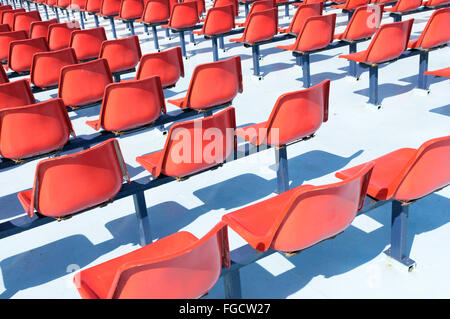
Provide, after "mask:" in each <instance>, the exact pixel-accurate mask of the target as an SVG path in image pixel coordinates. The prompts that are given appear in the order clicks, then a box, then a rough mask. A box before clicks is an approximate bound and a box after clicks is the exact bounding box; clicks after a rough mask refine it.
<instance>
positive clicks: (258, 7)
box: [244, 0, 274, 27]
mask: <svg viewBox="0 0 450 319" xmlns="http://www.w3.org/2000/svg"><path fill="white" fill-rule="evenodd" d="M273 7H274V6H273V1H271V0H259V1H255V2H253V4H252V6H251V7H250V11H249V12H248V15H247V17H246V18H245V22H244V27H246V26H247V25H248V23H249V21H250V16H251V15H252V14H253V13H256V12H259V11H266V10H269V9H272V8H273Z"/></svg>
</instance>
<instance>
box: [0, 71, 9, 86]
mask: <svg viewBox="0 0 450 319" xmlns="http://www.w3.org/2000/svg"><path fill="white" fill-rule="evenodd" d="M8 82H9V78H8V75H7V74H6V71H5V68H3V67H1V68H0V84H3V83H8Z"/></svg>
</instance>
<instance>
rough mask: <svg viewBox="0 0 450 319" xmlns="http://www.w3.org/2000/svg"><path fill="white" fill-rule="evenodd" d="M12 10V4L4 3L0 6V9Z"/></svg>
mask: <svg viewBox="0 0 450 319" xmlns="http://www.w3.org/2000/svg"><path fill="white" fill-rule="evenodd" d="M6 10H12V6H11V5H10V4H5V5H3V6H0V11H6Z"/></svg>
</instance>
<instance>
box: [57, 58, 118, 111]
mask: <svg viewBox="0 0 450 319" xmlns="http://www.w3.org/2000/svg"><path fill="white" fill-rule="evenodd" d="M112 82H113V80H112V75H111V71H110V70H109V67H108V62H107V61H106V60H105V59H98V60H93V61H89V62H85V63H79V64H74V65H68V66H65V67H63V68H62V69H61V73H60V77H59V84H58V97H59V98H62V99H63V101H64V104H65V105H66V106H71V107H77V106H83V105H87V104H91V103H94V102H98V101H101V100H102V98H103V93H104V90H105V87H106V86H107V85H108V84H110V83H112Z"/></svg>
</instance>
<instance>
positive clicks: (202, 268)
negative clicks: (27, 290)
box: [74, 222, 230, 299]
mask: <svg viewBox="0 0 450 319" xmlns="http://www.w3.org/2000/svg"><path fill="white" fill-rule="evenodd" d="M222 267H227V268H228V267H230V252H229V247H228V235H227V228H226V224H225V223H223V222H219V223H218V224H217V225H216V226H215V227H214V228H212V229H211V230H210V231H209V232H208V233H207V234H206V235H205V236H203V237H202V238H200V239H198V238H197V237H195V236H194V235H192V234H191V233H189V232H186V231H181V232H177V233H175V234H172V235H169V236H167V237H164V238H161V239H159V240H158V241H156V242H153V243H151V244H149V245H147V246H144V247H142V248H140V249H137V250H135V251H133V252H130V253H128V254H125V255H122V256H120V257H117V258H114V259H112V260H109V261H107V262H104V263H101V264H99V265H96V266H93V267H90V268H88V269H84V270H82V271H81V272H79V273H77V274H76V275H75V276H74V281H75V284H76V286H77V289H78V292H79V293H80V295H81V297H82V298H84V299H118V298H123V299H129V298H131V299H147V298H164V299H169V298H183V299H185V298H200V297H202V296H203V295H205V294H206V293H207V292H208V291H209V290H210V289H211V288H212V287H213V286H214V285H215V283H216V282H217V280H218V279H219V277H220V273H221V270H222Z"/></svg>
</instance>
